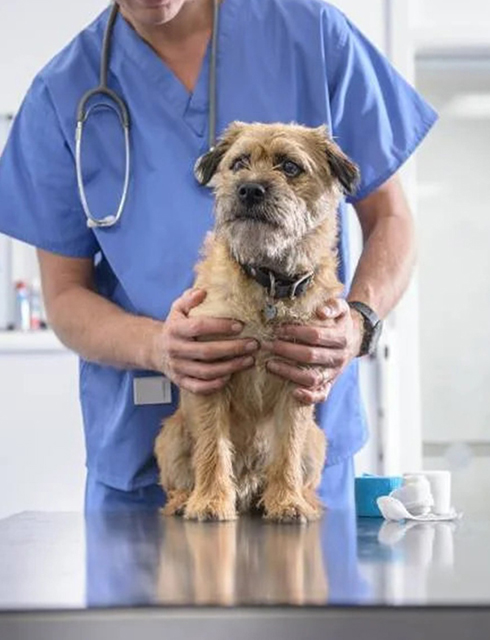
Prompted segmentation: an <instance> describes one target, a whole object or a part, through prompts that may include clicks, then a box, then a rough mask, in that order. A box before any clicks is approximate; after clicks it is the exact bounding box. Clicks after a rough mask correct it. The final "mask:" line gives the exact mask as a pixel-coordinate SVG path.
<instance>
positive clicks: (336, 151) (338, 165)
mask: <svg viewBox="0 0 490 640" xmlns="http://www.w3.org/2000/svg"><path fill="white" fill-rule="evenodd" d="M315 133H316V135H318V136H320V137H321V138H322V139H323V144H324V145H325V144H326V156H327V163H328V166H329V169H330V172H331V174H332V176H333V177H334V178H336V179H337V180H338V181H339V183H340V185H341V186H342V189H343V191H344V193H345V194H346V195H354V193H355V192H356V189H357V187H358V185H359V181H360V178H361V174H360V171H359V168H358V166H357V165H356V164H355V163H354V162H352V160H351V159H350V158H349V157H348V156H347V155H346V154H345V153H344V152H343V151H342V149H341V148H340V147H339V145H338V144H337V143H336V142H334V141H333V139H332V137H331V136H330V134H329V131H328V129H327V127H326V126H324V125H322V126H321V127H318V128H316V129H315Z"/></svg>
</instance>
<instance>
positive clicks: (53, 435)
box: [0, 332, 85, 517]
mask: <svg viewBox="0 0 490 640" xmlns="http://www.w3.org/2000/svg"><path fill="white" fill-rule="evenodd" d="M84 455H85V454H84V446H83V432H82V421H81V415H80V409H79V402H78V361H77V357H76V356H75V355H74V354H72V353H70V352H69V351H67V350H66V349H64V348H63V347H62V346H61V345H60V344H59V342H58V341H57V340H56V338H55V337H54V336H53V335H52V334H51V333H49V332H46V333H39V334H32V335H30V334H11V333H9V334H2V335H0V487H1V490H0V517H4V516H6V515H8V514H11V513H15V512H18V511H24V510H41V511H56V510H62V511H76V510H79V509H81V508H82V504H83V485H84V477H85V469H84Z"/></svg>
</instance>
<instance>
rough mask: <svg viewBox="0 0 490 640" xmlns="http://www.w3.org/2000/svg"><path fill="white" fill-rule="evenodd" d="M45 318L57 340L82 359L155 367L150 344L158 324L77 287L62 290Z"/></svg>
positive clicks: (118, 366) (124, 365) (153, 339)
mask: <svg viewBox="0 0 490 640" xmlns="http://www.w3.org/2000/svg"><path fill="white" fill-rule="evenodd" d="M49 321H50V323H51V325H52V327H53V329H54V331H55V333H56V335H57V336H58V337H59V339H60V340H61V341H62V342H63V344H65V345H66V346H67V347H68V348H69V349H72V350H73V351H75V352H76V353H78V354H80V355H81V356H82V358H84V359H85V360H90V361H92V362H97V363H99V364H104V365H109V366H113V367H117V368H124V369H150V370H157V369H158V363H156V362H155V360H156V359H155V357H154V345H155V341H156V339H157V335H158V333H159V332H160V331H161V328H162V323H161V322H158V321H155V320H152V319H150V318H145V317H140V316H135V315H131V314H129V313H126V312H125V311H123V310H122V309H121V308H119V307H117V306H116V305H115V304H113V303H111V302H109V301H108V300H105V299H104V298H102V297H101V296H100V295H98V294H97V293H94V292H93V291H90V290H89V289H86V288H84V287H81V286H73V287H70V288H69V289H67V290H65V291H63V293H61V294H60V295H59V296H58V297H57V298H56V300H55V301H54V302H53V304H52V305H51V309H50V312H49Z"/></svg>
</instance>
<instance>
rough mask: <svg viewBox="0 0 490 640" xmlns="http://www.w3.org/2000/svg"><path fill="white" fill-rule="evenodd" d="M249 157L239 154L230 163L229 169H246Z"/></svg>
mask: <svg viewBox="0 0 490 640" xmlns="http://www.w3.org/2000/svg"><path fill="white" fill-rule="evenodd" d="M248 162H249V157H248V156H240V157H239V158H236V159H235V160H233V162H232V163H231V167H230V169H231V170H232V171H240V169H246V168H247V167H248Z"/></svg>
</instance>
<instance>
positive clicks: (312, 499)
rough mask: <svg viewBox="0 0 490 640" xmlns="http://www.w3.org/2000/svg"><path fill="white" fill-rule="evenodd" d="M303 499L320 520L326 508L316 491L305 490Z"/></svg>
mask: <svg viewBox="0 0 490 640" xmlns="http://www.w3.org/2000/svg"><path fill="white" fill-rule="evenodd" d="M303 498H304V500H305V501H306V502H307V503H308V505H309V506H310V507H311V508H312V509H313V511H314V512H315V513H317V514H318V518H320V517H321V516H322V514H323V512H324V511H325V507H324V505H323V504H322V501H321V500H320V498H319V497H318V496H317V495H316V493H315V491H313V490H312V489H304V490H303Z"/></svg>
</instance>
